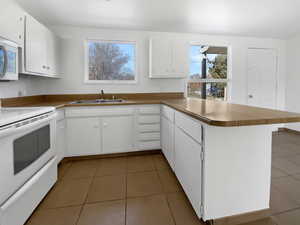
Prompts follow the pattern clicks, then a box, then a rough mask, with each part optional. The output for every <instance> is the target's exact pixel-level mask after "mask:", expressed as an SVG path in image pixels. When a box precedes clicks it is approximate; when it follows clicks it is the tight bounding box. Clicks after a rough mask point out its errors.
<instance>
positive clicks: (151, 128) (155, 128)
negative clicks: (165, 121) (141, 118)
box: [139, 124, 160, 133]
mask: <svg viewBox="0 0 300 225" xmlns="http://www.w3.org/2000/svg"><path fill="white" fill-rule="evenodd" d="M139 132H141V133H145V132H160V125H159V124H140V125H139Z"/></svg>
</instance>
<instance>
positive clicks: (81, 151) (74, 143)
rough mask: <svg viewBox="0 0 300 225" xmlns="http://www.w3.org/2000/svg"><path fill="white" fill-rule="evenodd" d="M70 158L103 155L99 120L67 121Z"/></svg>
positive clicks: (77, 119)
mask: <svg viewBox="0 0 300 225" xmlns="http://www.w3.org/2000/svg"><path fill="white" fill-rule="evenodd" d="M67 140H68V152H67V153H68V156H77V155H78V156H79V155H97V154H100V153H101V132H100V120H99V118H69V119H67Z"/></svg>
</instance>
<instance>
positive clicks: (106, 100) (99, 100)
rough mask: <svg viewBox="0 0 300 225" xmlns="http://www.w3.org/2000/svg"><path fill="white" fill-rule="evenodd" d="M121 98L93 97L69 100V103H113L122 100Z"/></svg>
mask: <svg viewBox="0 0 300 225" xmlns="http://www.w3.org/2000/svg"><path fill="white" fill-rule="evenodd" d="M123 101H124V100H123V99H93V100H78V101H74V102H70V104H101V103H114V102H116V103H117V102H123Z"/></svg>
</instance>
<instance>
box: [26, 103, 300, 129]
mask: <svg viewBox="0 0 300 225" xmlns="http://www.w3.org/2000/svg"><path fill="white" fill-rule="evenodd" d="M151 104H154V105H155V104H163V105H166V106H168V107H171V108H173V109H175V110H177V111H179V112H182V113H184V114H187V115H189V116H191V117H192V118H194V119H197V120H199V121H201V122H203V123H206V124H208V125H211V126H218V127H239V126H255V125H271V124H282V123H294V122H300V116H299V117H290V118H286V117H285V118H265V119H249V120H232V121H221V120H211V119H209V118H206V117H203V116H201V115H199V114H195V113H193V112H191V111H188V110H186V109H184V108H181V107H179V106H178V105H175V104H172V103H169V102H168V100H145V101H143V100H137V101H135V100H130V101H126V102H118V103H105V104H70V103H69V102H57V103H56V102H49V103H40V104H38V103H37V104H33V105H28V106H53V107H55V108H56V109H62V108H69V107H95V106H101V107H102V106H126V105H151Z"/></svg>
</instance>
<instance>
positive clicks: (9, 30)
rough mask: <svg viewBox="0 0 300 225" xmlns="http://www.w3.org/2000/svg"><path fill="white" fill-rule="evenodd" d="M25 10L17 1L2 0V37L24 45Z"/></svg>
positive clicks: (0, 10) (0, 32)
mask: <svg viewBox="0 0 300 225" xmlns="http://www.w3.org/2000/svg"><path fill="white" fill-rule="evenodd" d="M23 17H24V12H23V11H22V9H21V7H20V6H18V4H17V3H16V2H15V1H12V0H1V7H0V37H2V38H5V39H8V40H11V41H14V42H16V43H18V44H19V45H20V46H23V41H24V39H23V33H24V23H23V21H24V18H23Z"/></svg>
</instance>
